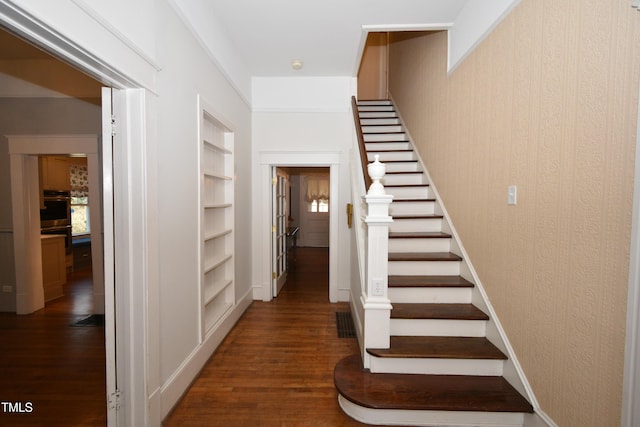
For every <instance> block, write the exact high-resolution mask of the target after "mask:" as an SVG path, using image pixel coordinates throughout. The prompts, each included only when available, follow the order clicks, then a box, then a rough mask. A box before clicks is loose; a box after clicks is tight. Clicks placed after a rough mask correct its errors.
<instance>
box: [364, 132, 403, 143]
mask: <svg viewBox="0 0 640 427" xmlns="http://www.w3.org/2000/svg"><path fill="white" fill-rule="evenodd" d="M362 137H363V138H364V142H370V141H406V140H407V134H405V133H365V134H363V135H362Z"/></svg>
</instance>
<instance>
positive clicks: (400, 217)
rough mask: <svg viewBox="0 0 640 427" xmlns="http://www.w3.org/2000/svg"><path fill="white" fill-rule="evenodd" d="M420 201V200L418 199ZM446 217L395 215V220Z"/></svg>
mask: <svg viewBox="0 0 640 427" xmlns="http://www.w3.org/2000/svg"><path fill="white" fill-rule="evenodd" d="M416 200H418V199H416ZM442 218H444V216H442V215H435V214H430V215H401V214H400V215H393V219H442Z"/></svg>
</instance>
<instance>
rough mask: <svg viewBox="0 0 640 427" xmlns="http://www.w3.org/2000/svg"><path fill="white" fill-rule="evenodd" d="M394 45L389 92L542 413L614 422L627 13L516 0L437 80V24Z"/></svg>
mask: <svg viewBox="0 0 640 427" xmlns="http://www.w3.org/2000/svg"><path fill="white" fill-rule="evenodd" d="M393 41H394V42H393V43H392V46H391V50H390V92H391V94H392V96H393V97H394V99H395V100H396V102H397V104H398V106H399V109H400V112H401V114H402V115H403V116H404V118H405V120H406V122H407V124H408V128H409V130H410V132H411V134H412V136H413V137H414V139H415V141H416V143H417V145H418V149H419V151H420V153H421V155H422V156H423V159H424V160H425V161H426V163H427V166H428V168H429V171H430V173H431V175H432V177H433V179H434V181H435V184H436V186H437V187H438V189H439V191H440V193H441V195H442V196H443V198H444V201H445V206H446V207H447V209H448V210H449V212H450V214H451V216H452V217H453V221H454V225H455V226H456V228H457V230H458V231H459V233H460V235H461V238H462V241H463V244H464V246H465V247H466V249H467V250H468V252H469V254H470V256H471V260H472V262H473V264H474V265H475V267H476V269H477V271H478V273H479V276H480V278H481V280H482V282H483V284H484V285H485V287H486V289H487V292H488V294H489V297H490V299H491V302H492V304H493V305H494V307H495V309H496V311H497V313H498V316H499V318H500V320H501V322H502V323H503V326H504V327H505V329H506V330H507V334H508V336H509V339H510V341H511V343H512V344H513V346H514V348H515V350H516V353H517V355H518V358H519V360H520V362H521V364H522V366H523V368H524V370H525V372H526V374H527V377H528V379H529V381H530V383H531V385H532V387H533V390H534V392H535V393H536V396H537V398H538V400H539V402H540V405H541V408H542V410H543V411H545V412H546V413H547V414H549V415H550V416H551V417H552V418H553V419H554V420H555V421H556V422H557V423H558V425H560V426H580V427H584V426H598V427H603V426H617V425H619V424H620V411H621V398H622V375H623V361H624V340H625V321H626V317H625V316H626V296H627V276H628V264H629V259H628V258H629V234H630V227H631V203H632V192H633V182H632V180H633V174H634V164H633V159H634V150H635V139H636V121H637V120H636V119H637V108H638V80H639V76H640V13H639V12H637V11H636V10H635V9H632V8H631V7H630V2H629V1H626V0H604V1H603V0H566V1H557V0H523V1H522V2H521V3H520V5H519V6H518V7H517V8H516V9H515V10H514V11H513V12H512V13H511V14H510V15H509V16H507V18H506V19H505V20H504V21H503V22H502V23H501V24H500V25H499V26H498V28H497V29H496V30H495V31H494V32H493V33H492V34H491V35H490V36H489V37H488V38H487V39H486V40H485V41H484V42H483V43H482V44H481V45H480V46H479V47H478V48H477V49H476V50H475V51H474V52H473V53H472V54H471V55H470V56H469V57H468V58H467V59H466V60H465V61H464V62H463V63H462V64H461V65H460V66H459V68H458V69H456V70H455V71H454V72H452V73H451V75H449V76H447V75H446V54H447V46H446V42H447V37H446V33H433V34H431V35H428V36H417V35H415V34H413V35H412V34H402V35H395V36H394V37H393ZM510 184H515V185H517V186H518V205H517V206H507V203H506V201H507V186H508V185H510Z"/></svg>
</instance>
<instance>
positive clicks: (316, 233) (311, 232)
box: [271, 166, 331, 297]
mask: <svg viewBox="0 0 640 427" xmlns="http://www.w3.org/2000/svg"><path fill="white" fill-rule="evenodd" d="M272 183H273V191H272V198H271V207H272V214H271V218H272V225H273V234H272V245H271V248H272V249H271V256H272V265H273V273H274V274H272V276H273V284H272V288H273V291H272V292H273V296H274V297H276V296H278V293H279V292H280V290H281V289H282V287H283V286H284V284H285V283H286V281H287V277H288V273H289V271H290V268H295V266H296V260H297V253H298V248H299V247H314V248H326V249H328V248H329V235H330V233H329V229H330V213H329V211H330V209H329V208H330V205H331V195H330V189H331V185H330V169H329V168H328V167H311V166H308V167H295V166H274V167H273V171H272ZM327 260H328V259H327ZM327 270H328V265H327Z"/></svg>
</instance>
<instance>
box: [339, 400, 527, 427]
mask: <svg viewBox="0 0 640 427" xmlns="http://www.w3.org/2000/svg"><path fill="white" fill-rule="evenodd" d="M338 402H339V404H340V407H341V408H342V410H343V411H344V412H345V413H346V414H348V415H349V416H350V417H352V418H354V419H356V420H358V421H361V422H363V423H365V424H373V425H401V426H422V427H432V426H448V427H472V426H473V427H523V426H524V414H523V413H521V412H474V411H420V410H405V409H371V408H365V407H363V406H359V405H356V404H355V403H353V402H351V401H349V400H347V399H345V398H344V397H342V396H341V395H338Z"/></svg>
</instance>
